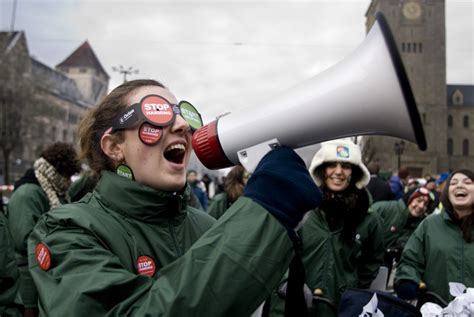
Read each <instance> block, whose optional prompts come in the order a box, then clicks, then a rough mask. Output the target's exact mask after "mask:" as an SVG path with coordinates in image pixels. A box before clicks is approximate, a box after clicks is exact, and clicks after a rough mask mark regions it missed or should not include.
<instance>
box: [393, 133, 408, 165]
mask: <svg viewBox="0 0 474 317" xmlns="http://www.w3.org/2000/svg"><path fill="white" fill-rule="evenodd" d="M393 149H394V151H395V154H396V155H397V156H398V169H400V166H401V162H400V160H401V156H402V154H403V151H404V150H405V141H403V140H401V141H400V142H395V144H394V145H393Z"/></svg>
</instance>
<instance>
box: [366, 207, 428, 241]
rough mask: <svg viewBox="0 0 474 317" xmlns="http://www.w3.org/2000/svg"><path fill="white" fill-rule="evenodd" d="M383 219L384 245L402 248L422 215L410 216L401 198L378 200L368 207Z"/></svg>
mask: <svg viewBox="0 0 474 317" xmlns="http://www.w3.org/2000/svg"><path fill="white" fill-rule="evenodd" d="M370 210H371V211H372V212H376V213H377V214H379V216H380V217H381V218H382V220H383V238H384V241H385V247H386V248H387V249H389V248H400V249H403V247H404V246H405V244H406V242H407V241H408V239H409V238H410V236H411V235H412V233H413V231H415V229H416V227H417V226H418V225H419V224H420V222H421V221H422V220H423V217H419V218H415V217H411V216H410V212H409V210H408V207H407V206H406V204H405V202H404V201H403V199H399V200H390V201H380V202H376V203H375V204H373V205H372V206H371V207H370Z"/></svg>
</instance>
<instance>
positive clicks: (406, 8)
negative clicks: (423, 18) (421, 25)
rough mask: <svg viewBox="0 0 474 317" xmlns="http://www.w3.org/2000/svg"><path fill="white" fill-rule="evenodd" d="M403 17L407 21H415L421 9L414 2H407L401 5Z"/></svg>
mask: <svg viewBox="0 0 474 317" xmlns="http://www.w3.org/2000/svg"><path fill="white" fill-rule="evenodd" d="M402 10H403V15H404V16H405V17H406V18H407V19H417V18H419V17H420V15H421V7H420V5H419V4H418V3H416V2H407V3H405V4H404V5H403V9H402Z"/></svg>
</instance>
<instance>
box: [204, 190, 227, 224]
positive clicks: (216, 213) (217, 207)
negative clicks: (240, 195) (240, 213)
mask: <svg viewBox="0 0 474 317" xmlns="http://www.w3.org/2000/svg"><path fill="white" fill-rule="evenodd" d="M229 207H230V206H228V203H227V193H225V192H223V193H220V194H217V195H215V196H214V197H212V200H211V203H210V204H209V207H207V213H208V214H209V215H211V216H212V217H214V218H216V219H219V218H220V217H221V216H222V215H223V214H224V212H225V211H226V210H227V209H228V208H229Z"/></svg>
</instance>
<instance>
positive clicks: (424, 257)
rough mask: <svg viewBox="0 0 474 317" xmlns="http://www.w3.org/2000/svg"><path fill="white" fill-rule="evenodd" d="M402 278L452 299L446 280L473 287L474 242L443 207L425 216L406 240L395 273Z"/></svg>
mask: <svg viewBox="0 0 474 317" xmlns="http://www.w3.org/2000/svg"><path fill="white" fill-rule="evenodd" d="M401 280H411V281H414V282H415V283H417V284H418V283H419V282H420V281H423V282H424V283H426V285H427V290H428V291H432V292H435V293H437V294H438V295H440V296H441V297H442V298H443V299H444V300H446V301H448V302H449V301H451V300H452V299H453V298H452V296H451V295H450V294H449V284H448V283H449V282H458V283H462V284H464V285H466V287H474V243H473V242H471V243H466V241H464V239H463V238H462V233H461V229H460V227H459V225H457V224H456V223H454V222H453V220H452V219H451V217H450V215H449V214H448V213H447V212H446V211H445V210H444V211H443V212H442V213H440V214H433V215H430V216H428V217H426V218H425V220H424V221H423V222H422V223H421V224H420V225H419V226H418V228H417V229H416V230H415V232H414V233H413V235H412V236H411V238H410V239H409V240H408V242H407V244H406V246H405V249H404V250H403V253H402V258H401V260H400V264H399V266H398V269H397V272H396V274H395V284H396V285H397V284H398V283H399V282H400V281H401Z"/></svg>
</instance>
